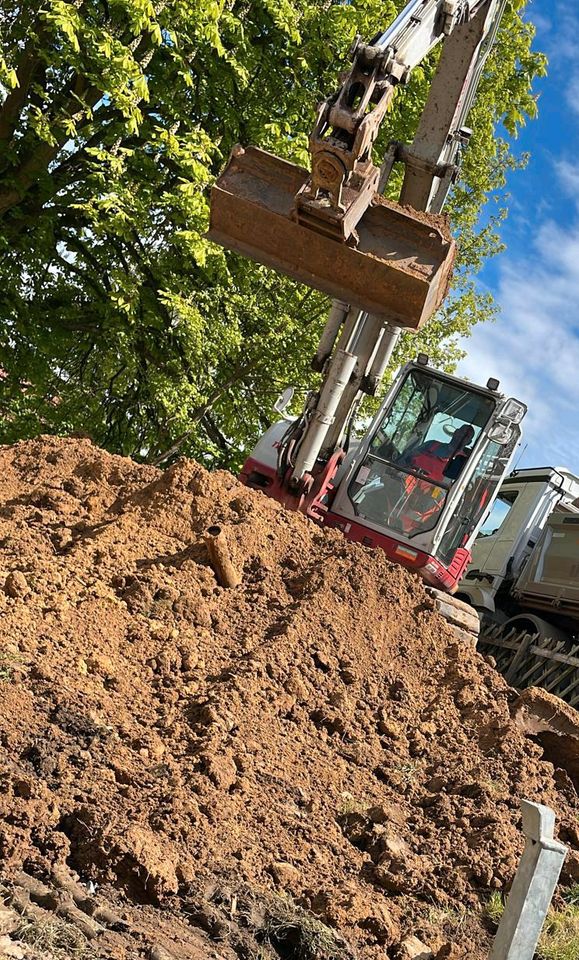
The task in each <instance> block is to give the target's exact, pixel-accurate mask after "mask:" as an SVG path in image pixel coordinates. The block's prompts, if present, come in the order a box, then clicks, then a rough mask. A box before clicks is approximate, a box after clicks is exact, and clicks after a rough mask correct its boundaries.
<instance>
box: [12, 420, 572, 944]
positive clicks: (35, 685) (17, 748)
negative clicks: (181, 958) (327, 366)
mask: <svg viewBox="0 0 579 960" xmlns="http://www.w3.org/2000/svg"><path fill="white" fill-rule="evenodd" d="M0 518H1V532H0V630H1V637H2V640H1V648H0V694H1V697H0V856H1V857H2V860H3V863H4V868H5V871H6V873H7V875H8V876H12V875H16V873H17V872H18V871H21V870H25V871H26V873H27V875H29V876H32V877H35V878H39V879H40V880H41V881H47V880H48V879H49V878H50V877H53V875H54V871H55V870H58V869H61V868H66V869H67V870H68V871H69V872H70V873H71V875H73V876H76V877H77V878H80V880H81V881H82V883H84V884H92V885H96V887H97V888H98V889H99V890H105V891H108V895H109V896H110V897H111V898H112V899H113V901H115V902H116V903H117V906H118V905H119V904H121V905H122V904H124V905H125V907H126V909H129V908H130V910H132V911H135V910H142V911H143V912H144V913H143V915H144V916H145V915H146V916H150V914H151V911H155V910H157V911H158V912H159V915H160V916H162V917H165V918H166V917H167V916H178V917H179V918H180V919H179V921H178V922H179V923H182V922H186V923H188V924H189V925H190V926H193V927H196V928H199V927H200V928H202V929H203V930H205V932H206V933H207V934H208V936H209V937H211V938H212V939H213V941H214V942H215V943H219V944H220V946H219V950H217V952H216V954H215V955H216V956H218V955H222V956H229V955H230V953H228V952H227V951H230V952H232V953H233V955H235V956H238V957H240V958H249V957H252V956H253V957H257V956H261V957H280V956H281V957H291V956H295V957H302V958H304V957H307V953H306V952H305V949H306V948H305V947H303V948H302V947H299V942H298V941H295V937H298V938H299V937H300V936H302V934H303V936H306V934H305V933H303V930H304V923H305V921H303V917H307V918H308V923H310V924H313V927H310V928H308V929H309V931H310V935H311V936H314V935H315V936H318V938H319V944H318V946H319V949H318V948H317V947H316V949H318V953H317V954H315V955H316V956H319V957H326V958H328V957H331V956H336V957H338V956H348V957H349V956H356V957H359V958H360V960H374V958H376V960H377V958H381V960H384V958H385V957H387V956H390V957H396V956H399V955H400V956H401V955H403V952H402V953H401V951H403V946H402V945H403V943H404V941H405V940H407V939H408V938H409V937H419V938H420V939H421V941H423V942H424V943H426V944H427V945H428V947H429V949H430V950H431V951H432V953H433V955H439V956H440V957H443V956H446V957H450V956H452V957H455V958H458V957H460V956H465V957H466V956H468V957H469V958H472V960H478V958H482V957H484V956H486V955H487V951H488V945H489V936H490V935H489V931H488V929H487V928H486V926H485V921H484V911H483V907H484V904H485V902H486V901H487V900H488V898H489V896H490V895H491V893H492V891H495V890H503V889H505V887H508V884H509V883H510V881H511V880H512V877H513V874H514V871H515V869H516V865H517V862H518V858H519V855H520V852H521V849H522V841H521V833H520V816H519V800H520V798H521V797H527V798H529V799H532V800H536V801H539V802H541V803H546V804H549V805H551V806H553V807H554V809H555V811H556V813H557V817H558V823H559V826H560V836H561V837H562V838H563V839H564V840H565V841H566V842H569V843H572V844H574V845H579V836H578V833H577V828H576V823H577V813H578V809H579V805H578V803H577V794H576V792H575V789H574V786H573V784H572V782H571V780H570V779H569V778H568V777H565V776H564V775H561V773H562V772H561V771H556V770H555V769H554V766H553V764H552V763H550V762H546V761H545V760H544V759H542V748H541V746H540V745H538V744H536V743H534V742H532V741H531V740H529V739H528V738H526V737H525V733H524V731H523V730H522V729H519V727H518V726H517V725H516V724H515V723H514V722H513V720H512V719H511V710H510V707H511V703H512V702H513V700H514V699H515V695H514V694H513V692H512V691H511V690H510V689H509V688H508V687H507V686H506V684H505V682H504V681H503V680H502V678H501V677H500V676H498V675H497V674H496V673H495V672H494V671H493V669H492V667H491V666H490V665H489V664H488V663H487V662H486V661H485V660H484V659H483V658H482V657H480V656H478V655H477V654H476V653H474V652H473V651H472V650H470V649H467V648H465V647H464V646H462V645H461V644H460V643H459V642H457V640H456V638H455V637H454V635H453V634H452V633H451V631H450V630H449V628H448V627H447V625H446V624H445V622H444V621H443V620H442V619H441V617H440V616H439V615H438V614H437V613H436V611H434V610H433V603H432V601H431V600H430V598H429V597H428V596H427V594H426V592H425V590H424V589H423V587H422V585H421V584H420V583H419V582H417V580H416V579H415V578H413V577H412V576H411V575H410V574H408V573H407V572H406V571H404V570H402V569H401V568H398V567H395V566H393V565H391V564H390V563H389V562H388V561H387V560H386V558H385V557H384V556H383V555H381V554H380V553H379V552H371V551H369V550H367V549H365V548H363V547H360V546H358V545H355V544H349V543H347V542H346V541H345V540H344V539H343V538H342V537H341V535H340V534H339V533H337V532H334V531H331V530H321V529H318V528H317V527H316V526H315V525H314V524H312V523H311V522H309V521H307V520H305V518H303V517H302V516H299V515H296V514H292V513H289V512H287V511H286V510H284V509H283V508H282V507H281V506H279V505H278V504H276V503H275V502H273V501H270V500H268V499H267V498H265V497H263V496H262V495H260V494H257V493H254V492H253V491H250V490H248V489H246V488H244V487H242V486H241V485H240V484H239V483H238V482H237V481H236V480H235V479H234V478H233V477H232V476H230V475H229V474H227V473H214V474H208V473H207V472H206V471H205V470H204V469H203V468H202V467H200V466H199V465H197V464H195V463H193V462H180V463H178V464H176V465H175V466H173V467H171V469H169V470H167V471H166V472H164V473H162V472H160V471H158V470H156V469H153V468H151V467H148V466H139V465H136V464H134V463H133V462H131V461H129V460H125V459H122V458H119V457H114V456H111V455H108V454H106V453H104V452H102V451H100V450H98V449H97V448H95V447H94V446H92V445H91V443H90V442H89V441H85V440H83V441H79V440H59V439H55V438H48V437H44V438H40V439H38V440H34V441H28V442H25V443H20V444H16V445H14V446H12V447H5V448H3V449H1V450H0ZM211 525H218V526H219V527H221V528H222V530H223V531H224V533H225V536H226V539H227V544H228V547H229V550H230V553H231V558H232V562H233V564H234V565H235V567H236V568H237V570H238V571H239V572H240V574H241V577H242V579H241V583H240V585H239V586H237V587H235V588H232V589H223V588H221V587H220V586H218V584H217V580H216V577H215V573H214V571H213V569H212V567H211V565H210V563H209V559H208V555H207V551H206V547H205V544H204V541H203V535H204V533H205V531H206V530H207V528H208V527H209V526H211ZM272 898H273V900H272ZM279 898H282V902H283V903H284V904H285V905H286V908H287V909H286V913H285V914H284V913H283V911H282V915H281V919H280V915H279V914H280V912H279V910H277V913H276V911H273V912H272V907H271V904H272V903H279ZM268 905H269V906H268ZM288 905H289V906H288ZM287 911H289V912H290V914H291V917H290V919H289V920H288V917H287ZM276 916H277V921H276V920H275V917H276ZM268 917H269V919H268ZM272 917H273V918H274V919H272ZM292 917H293V919H291V918H292ZM300 917H301V918H302V919H301V920H300V919H299V918H300ZM296 918H298V919H296ZM294 920H295V924H297V927H298V928H299V929H298V932H297V933H296V932H295V931H294V934H291V935H290V933H289V932H288V930H289V929H290V928H291V929H292V930H293V929H294V926H295V924H294ZM175 922H176V923H177V920H176V921H175ZM276 922H277V923H278V927H276V926H275V923H276ZM292 924H293V926H292ZM316 924H318V926H316ZM306 926H307V925H306ZM276 929H277V930H278V934H277V937H278V939H277V941H276V934H275V930H276ZM280 931H281V932H280ZM284 931H285V932H284ZM300 931H301V932H300ZM291 936H294V941H295V942H294V941H291ZM288 937H289V938H290V940H287V938H288ZM328 937H329V939H327V938H328ZM284 938H285V939H286V941H287V942H286V943H285V946H284ZM324 938H326V939H324ZM332 938H333V939H332ZM330 941H331V942H330ZM95 942H98V941H97V940H95V939H93V940H92V941H91V944H92V945H93V948H94V944H95ZM313 942H314V943H315V942H316V941H315V939H314V941H313ZM450 942H452V944H453V946H452V951H454V952H452V951H451V950H450V946H449V943H450ZM296 943H298V946H297V947H296ZM324 944H325V946H324ZM332 944H333V946H332ZM252 945H253V946H252ZM226 948H227V950H226ZM298 948H299V949H298ZM300 950H301V952H300ZM252 951H253V952H252ZM260 951H261V952H260ZM292 951H293V953H292ZM461 951H462V952H461ZM99 955H100V954H99ZM102 955H103V956H106V955H111V954H107V952H106V950H105V949H104V947H103V953H102Z"/></svg>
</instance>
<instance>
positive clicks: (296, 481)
mask: <svg viewBox="0 0 579 960" xmlns="http://www.w3.org/2000/svg"><path fill="white" fill-rule="evenodd" d="M505 4H506V0H470V2H469V0H411V2H410V3H408V4H407V6H406V7H405V8H404V10H403V11H402V12H401V13H400V15H399V16H398V17H397V19H396V20H395V21H394V23H393V24H392V25H391V26H390V27H389V28H388V29H387V30H386V31H385V32H384V33H382V34H380V35H378V36H377V37H375V38H374V39H373V40H372V41H371V43H369V44H364V43H362V42H361V41H360V39H359V38H357V39H356V41H355V42H354V44H353V47H352V50H351V56H352V60H353V64H352V67H351V69H350V70H349V72H348V74H347V75H346V77H345V79H344V80H343V82H342V84H341V86H340V88H339V89H338V90H337V91H336V92H335V93H334V94H332V95H331V96H330V97H328V98H327V99H326V100H325V101H324V102H323V103H322V104H321V105H320V107H319V109H318V112H317V118H316V123H315V126H314V129H313V131H312V134H311V137H310V150H311V157H312V164H311V165H312V169H311V173H309V174H308V173H307V171H304V170H302V169H301V168H299V167H295V166H294V165H292V164H290V163H288V162H287V161H284V160H280V159H278V158H276V157H274V156H272V155H271V154H268V153H266V152H264V151H261V150H258V149H256V148H248V149H247V150H244V148H242V147H238V148H235V149H234V151H233V153H232V157H231V158H230V161H229V164H228V167H227V168H226V170H225V172H224V173H223V174H222V176H221V177H220V178H219V180H218V181H217V183H216V185H215V187H214V188H213V191H212V199H211V226H210V232H209V236H210V237H211V238H212V239H215V240H216V241H217V242H219V243H222V244H223V245H224V246H228V247H230V248H232V249H234V250H238V251H240V252H242V253H244V254H246V255H249V256H251V257H253V258H254V259H256V260H258V261H260V262H262V263H266V264H268V265H270V266H273V267H275V268H276V269H277V270H279V271H281V272H283V273H287V274H288V275H290V276H292V277H295V278H297V279H298V280H301V281H303V282H305V283H308V284H309V285H311V286H313V287H317V288H318V289H321V290H324V291H325V292H328V293H330V294H331V295H332V296H334V298H335V299H334V302H333V305H332V309H331V311H330V315H329V318H328V321H327V323H326V326H325V328H324V331H323V333H322V337H321V341H320V345H319V348H318V351H317V353H316V356H315V358H314V368H315V369H317V370H321V371H322V372H323V382H322V387H321V389H320V391H319V392H317V393H314V394H311V395H310V397H309V398H308V401H307V403H306V407H305V409H304V411H303V413H302V415H301V416H300V417H299V418H298V420H297V421H295V422H294V423H292V424H291V425H290V426H289V428H288V430H287V432H286V435H285V436H284V437H283V438H282V440H281V443H280V444H279V461H278V474H279V477H280V480H281V482H282V483H284V484H286V485H287V487H288V489H289V490H291V491H292V492H293V494H295V495H296V496H301V497H304V496H305V497H307V496H308V493H309V491H311V489H312V487H313V485H315V475H316V473H317V474H318V476H319V474H320V472H322V471H326V472H327V465H328V464H329V463H330V462H332V469H334V470H335V466H336V464H337V463H338V462H339V460H340V457H341V456H343V450H342V446H343V441H344V436H345V434H346V433H347V430H348V427H349V425H350V424H351V422H352V417H353V415H354V413H355V410H356V409H357V405H358V402H359V399H360V398H361V397H362V395H363V394H364V393H367V394H373V393H374V392H375V391H376V389H377V387H378V385H379V383H380V380H381V379H382V376H383V374H384V372H385V369H386V366H387V364H388V361H389V359H390V357H391V355H392V351H393V349H394V346H395V344H396V342H397V339H398V336H399V335H400V332H401V329H402V328H417V327H419V326H420V325H421V324H422V323H424V322H425V321H426V320H427V319H428V318H429V317H430V316H431V315H432V313H434V311H435V310H436V309H437V308H438V306H439V305H440V303H441V302H442V300H443V299H444V297H445V295H446V293H447V290H448V281H449V275H450V271H451V268H452V264H453V260H454V241H453V240H452V238H451V237H450V235H449V233H448V229H447V228H445V224H444V222H442V221H441V219H440V218H437V217H436V216H432V214H437V213H439V212H440V211H441V210H442V208H443V205H444V202H445V200H446V197H447V195H448V192H449V190H450V187H451V185H452V182H453V181H454V180H455V178H456V176H457V172H458V167H459V163H460V155H461V150H462V148H463V146H464V145H465V144H466V143H468V139H469V136H470V131H469V130H468V129H467V128H466V127H465V121H466V118H467V114H468V111H469V109H470V106H471V104H472V101H473V99H474V95H475V93H476V89H477V85H478V82H479V79H480V76H481V74H482V71H483V69H484V63H485V61H486V57H487V56H488V53H489V51H490V49H491V46H492V42H493V40H494V36H495V34H496V31H497V29H498V25H499V23H500V19H501V17H502V14H503V11H504V8H505ZM441 41H443V47H442V51H441V56H440V59H439V63H438V66H437V69H436V72H435V75H434V78H433V81H432V84H431V88H430V92H429V96H428V99H427V102H426V105H425V107H424V110H423V113H422V116H421V119H420V122H419V125H418V129H417V132H416V135H415V138H414V141H413V143H412V144H411V145H410V146H407V145H404V144H400V143H392V144H391V145H390V147H389V149H388V151H387V153H386V156H385V158H384V160H383V163H382V165H381V166H380V167H377V166H375V164H374V163H373V161H372V156H371V152H372V145H373V143H374V141H375V139H376V136H377V134H378V131H379V129H380V124H381V122H382V120H383V119H384V115H385V113H386V111H387V109H388V106H389V104H390V102H391V100H392V96H393V94H394V90H395V88H396V86H398V85H399V84H404V83H406V82H407V80H408V78H409V76H410V74H411V72H412V70H413V68H414V67H416V66H417V65H418V64H419V63H421V62H422V61H423V60H424V58H425V57H426V56H427V55H428V53H429V52H430V51H431V50H432V49H433V48H434V47H435V46H436V45H437V44H438V43H439V42H441ZM396 162H401V163H403V165H404V182H403V187H402V190H401V194H400V198H399V202H398V204H392V203H388V202H386V201H384V200H383V199H382V197H381V194H382V193H383V191H384V189H385V187H386V185H387V183H388V180H389V178H390V175H391V173H392V170H393V167H394V164H395V163H396ZM415 211H424V212H425V213H426V214H427V216H424V213H423V214H422V215H417V214H416V213H415Z"/></svg>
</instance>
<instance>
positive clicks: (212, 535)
mask: <svg viewBox="0 0 579 960" xmlns="http://www.w3.org/2000/svg"><path fill="white" fill-rule="evenodd" d="M203 540H204V542H205V546H206V547H207V554H208V556H209V562H210V564H211V566H212V567H213V571H214V573H215V576H216V577H217V582H218V584H219V586H220V587H237V586H238V585H239V584H240V583H241V575H240V573H239V571H238V570H237V569H236V568H235V566H234V564H233V561H232V559H231V553H230V552H229V546H228V544H227V540H226V537H225V534H224V533H223V530H222V529H221V527H219V526H217V525H214V526H212V527H209V528H208V529H207V531H206V533H205V536H204V537H203Z"/></svg>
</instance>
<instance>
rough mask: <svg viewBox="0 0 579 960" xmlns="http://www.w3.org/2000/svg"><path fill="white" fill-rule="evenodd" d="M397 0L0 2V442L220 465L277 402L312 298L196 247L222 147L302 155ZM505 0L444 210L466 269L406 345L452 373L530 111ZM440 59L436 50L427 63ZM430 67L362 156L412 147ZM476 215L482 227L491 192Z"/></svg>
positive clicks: (515, 22) (534, 57) (304, 337)
mask: <svg viewBox="0 0 579 960" xmlns="http://www.w3.org/2000/svg"><path fill="white" fill-rule="evenodd" d="M402 6H403V2H402V0H396V2H394V0H386V2H385V0H352V2H351V3H346V4H345V3H341V2H338V0H329V2H327V3H323V4H321V3H317V2H314V0H161V2H154V3H153V2H151V0H108V3H102V2H101V0H83V2H82V3H79V2H69V0H29V2H28V3H27V4H22V3H18V2H16V0H6V2H5V3H3V5H2V11H0V36H1V39H0V144H1V145H2V150H1V151H0V314H1V316H0V321H1V323H0V370H2V371H4V373H3V374H2V379H0V412H1V413H2V415H3V416H2V428H1V431H0V440H1V441H3V442H9V441H11V440H15V439H17V438H18V437H22V436H30V435H33V434H35V433H38V432H39V431H40V430H42V431H48V432H61V433H62V432H64V433H66V432H69V431H75V430H81V431H83V432H87V433H89V434H91V435H92V436H93V438H94V439H95V441H96V442H98V443H100V444H102V445H104V446H106V447H108V448H109V449H111V450H115V451H119V452H122V453H126V454H131V455H133V456H136V457H141V458H146V459H155V458H156V457H158V456H159V455H160V454H162V453H163V452H164V451H166V450H169V449H172V448H175V446H176V445H177V446H178V449H179V450H180V451H181V452H183V453H186V454H190V455H194V456H196V457H198V458H200V459H202V460H203V461H204V462H205V463H207V464H208V465H211V464H216V463H219V464H225V465H229V466H232V467H234V468H235V467H237V466H238V465H239V464H240V462H241V461H242V460H243V458H244V456H245V451H247V450H248V449H250V448H251V446H252V445H253V444H254V443H255V440H256V439H257V437H258V436H259V435H260V434H261V433H262V432H263V430H264V429H265V428H266V427H267V425H268V423H269V421H270V417H272V416H274V414H273V410H272V407H273V403H274V401H275V399H276V397H277V395H278V394H279V393H280V391H281V390H282V389H283V388H284V387H285V386H287V385H288V384H290V383H293V384H296V385H297V386H298V387H299V388H300V392H299V393H298V396H297V399H296V403H297V404H298V405H299V403H300V402H301V401H302V400H303V398H304V395H305V392H306V390H307V389H308V388H309V387H310V386H313V385H315V383H316V382H317V380H316V377H315V376H314V375H313V374H312V372H311V370H310V368H309V360H310V357H311V355H312V354H313V353H314V351H315V349H316V345H317V340H318V337H319V333H320V330H321V327H322V325H323V322H324V319H325V314H326V311H327V308H328V301H327V300H326V298H325V297H323V296H322V295H321V294H319V293H317V292H315V291H313V290H309V289H307V288H304V287H300V286H298V285H297V284H295V283H293V282H292V281H290V280H288V279H286V278H283V277H280V276H278V275H276V274H275V273H273V272H271V271H269V270H267V269H266V268H264V267H260V266H258V265H257V264H254V263H252V262H250V261H248V260H245V259H244V258H241V257H238V256H236V255H234V254H229V253H225V252H224V251H223V250H221V249H220V248H218V247H216V246H215V245H213V244H211V243H209V241H208V240H207V239H206V237H205V234H206V231H207V227H208V221H209V192H210V187H211V184H212V182H213V180H214V179H215V177H216V175H217V174H218V172H219V170H220V168H221V167H222V166H223V164H224V162H225V159H226V158H227V156H228V154H229V151H230V150H231V147H232V146H233V145H234V144H235V143H237V142H242V143H257V144H259V145H260V146H262V147H264V148H265V149H269V150H272V151H273V152H275V153H276V154H278V155H280V156H283V157H287V158H288V159H290V160H292V161H293V162H297V163H299V164H301V165H307V164H308V157H309V154H308V135H309V131H310V129H311V126H312V123H313V120H314V113H315V106H316V103H317V102H318V100H319V99H320V98H321V97H322V96H326V95H327V94H328V93H329V92H331V91H332V90H334V89H335V88H336V85H337V83H338V75H339V72H340V69H342V66H343V65H344V63H345V60H346V55H347V51H348V48H349V45H350V43H351V41H352V39H353V37H354V35H355V34H356V33H360V34H361V35H362V36H363V37H365V38H368V39H370V38H371V37H372V36H373V35H374V34H375V33H376V32H377V31H378V30H381V29H383V28H384V27H385V26H386V25H387V24H388V23H389V22H390V21H391V20H392V19H393V18H394V16H395V15H396V13H397V12H398V10H399V9H401V7H402ZM524 6H525V4H524V3H522V2H521V0H516V2H512V3H511V4H510V6H509V7H508V10H507V13H506V15H505V21H504V25H503V28H502V30H501V34H500V37H499V41H498V45H497V49H496V51H495V52H494V54H493V55H492V56H491V58H490V59H489V62H488V65H487V71H486V75H485V77H484V80H483V84H482V87H481V93H480V96H479V98H478V101H477V103H476V105H475V108H474V110H473V113H472V116H471V126H473V127H474V129H475V134H474V137H473V140H472V143H471V146H470V148H469V150H468V152H467V154H466V156H465V162H464V166H463V177H462V180H461V181H460V183H458V184H457V185H456V187H455V190H454V194H453V197H452V200H451V203H450V204H449V208H448V209H449V213H450V215H451V218H452V223H453V227H454V229H455V231H456V233H457V235H458V237H459V240H460V247H461V256H460V265H459V270H458V273H457V277H456V281H455V285H454V290H453V295H452V298H451V299H450V300H449V302H448V303H447V304H446V305H445V308H444V309H443V310H442V311H441V312H440V314H439V316H438V317H437V318H436V319H435V320H434V321H433V322H432V323H431V324H430V325H429V326H428V327H427V328H426V330H424V331H422V332H421V333H420V334H419V335H418V336H416V337H408V338H405V340H404V341H403V343H402V345H401V347H400V349H399V352H398V356H397V357H396V358H395V362H399V361H400V360H401V359H404V358H405V357H406V356H408V355H410V354H413V353H415V352H416V351H417V350H418V349H423V350H425V351H426V352H428V353H429V354H430V356H431V357H433V358H434V359H435V360H436V361H438V362H440V363H441V364H442V365H443V366H445V367H446V368H447V369H450V368H452V366H453V365H454V364H455V363H456V360H457V358H458V356H459V350H458V347H457V346H456V341H457V338H458V337H459V336H463V335H465V334H468V331H469V329H470V328H471V327H472V325H473V324H474V323H477V322H481V321H482V320H484V319H488V318H489V317H492V315H493V314H494V312H495V311H496V307H495V305H494V304H492V302H491V301H490V300H489V298H487V297H481V296H480V294H478V293H477V292H476V290H475V288H474V285H473V275H474V272H475V271H476V270H477V269H479V268H480V266H481V264H482V263H483V262H484V260H486V259H487V258H488V257H489V256H492V255H494V254H495V253H496V252H497V251H498V250H499V249H500V238H499V229H500V221H501V218H502V216H503V208H504V206H505V198H504V196H503V191H504V183H505V174H506V171H507V170H509V169H512V168H513V167H515V166H517V165H518V163H519V161H517V160H516V159H515V158H514V157H513V155H512V153H511V148H510V144H509V142H508V141H506V140H505V139H504V137H502V136H501V135H500V124H501V123H503V124H504V126H505V128H506V129H507V130H508V131H509V132H515V131H516V129H517V128H518V126H520V124H521V123H522V122H524V121H525V120H526V119H527V118H529V117H533V116H534V115H535V113H536V101H535V100H534V98H533V95H532V92H531V89H530V86H531V83H532V81H533V78H534V77H535V76H537V75H540V74H541V73H542V72H544V70H545V61H544V58H543V57H542V56H541V55H540V54H537V53H535V52H533V51H532V49H531V42H532V36H533V30H532V27H531V26H530V25H529V24H527V23H525V22H523V21H522V19H521V12H522V10H523V9H524ZM435 56H436V55H435ZM435 56H434V57H433V58H431V60H430V61H429V62H428V63H426V64H424V65H423V67H421V68H420V69H419V70H416V71H415V73H414V75H413V77H412V80H411V83H410V84H409V85H408V87H407V88H406V89H405V90H403V91H400V92H399V94H398V95H397V97H396V98H395V101H394V105H393V108H392V110H391V111H390V113H389V115H388V117H387V119H386V122H385V124H384V130H383V132H382V136H381V139H380V144H379V145H378V148H377V155H379V151H380V149H383V147H384V146H385V144H386V143H387V142H388V141H389V140H390V139H400V140H406V141H408V140H410V139H411V138H412V135H413V131H414V129H415V127H416V124H417V122H418V118H419V115H420V111H421V108H422V105H423V103H424V99H425V97H426V95H427V92H428V86H429V82H430V77H431V75H432V70H433V63H434V62H435ZM488 196H490V198H491V214H490V216H488V217H487V218H486V220H484V221H483V222H482V223H481V222H480V212H481V209H482V206H483V204H484V203H485V202H486V199H487V197H488Z"/></svg>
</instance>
